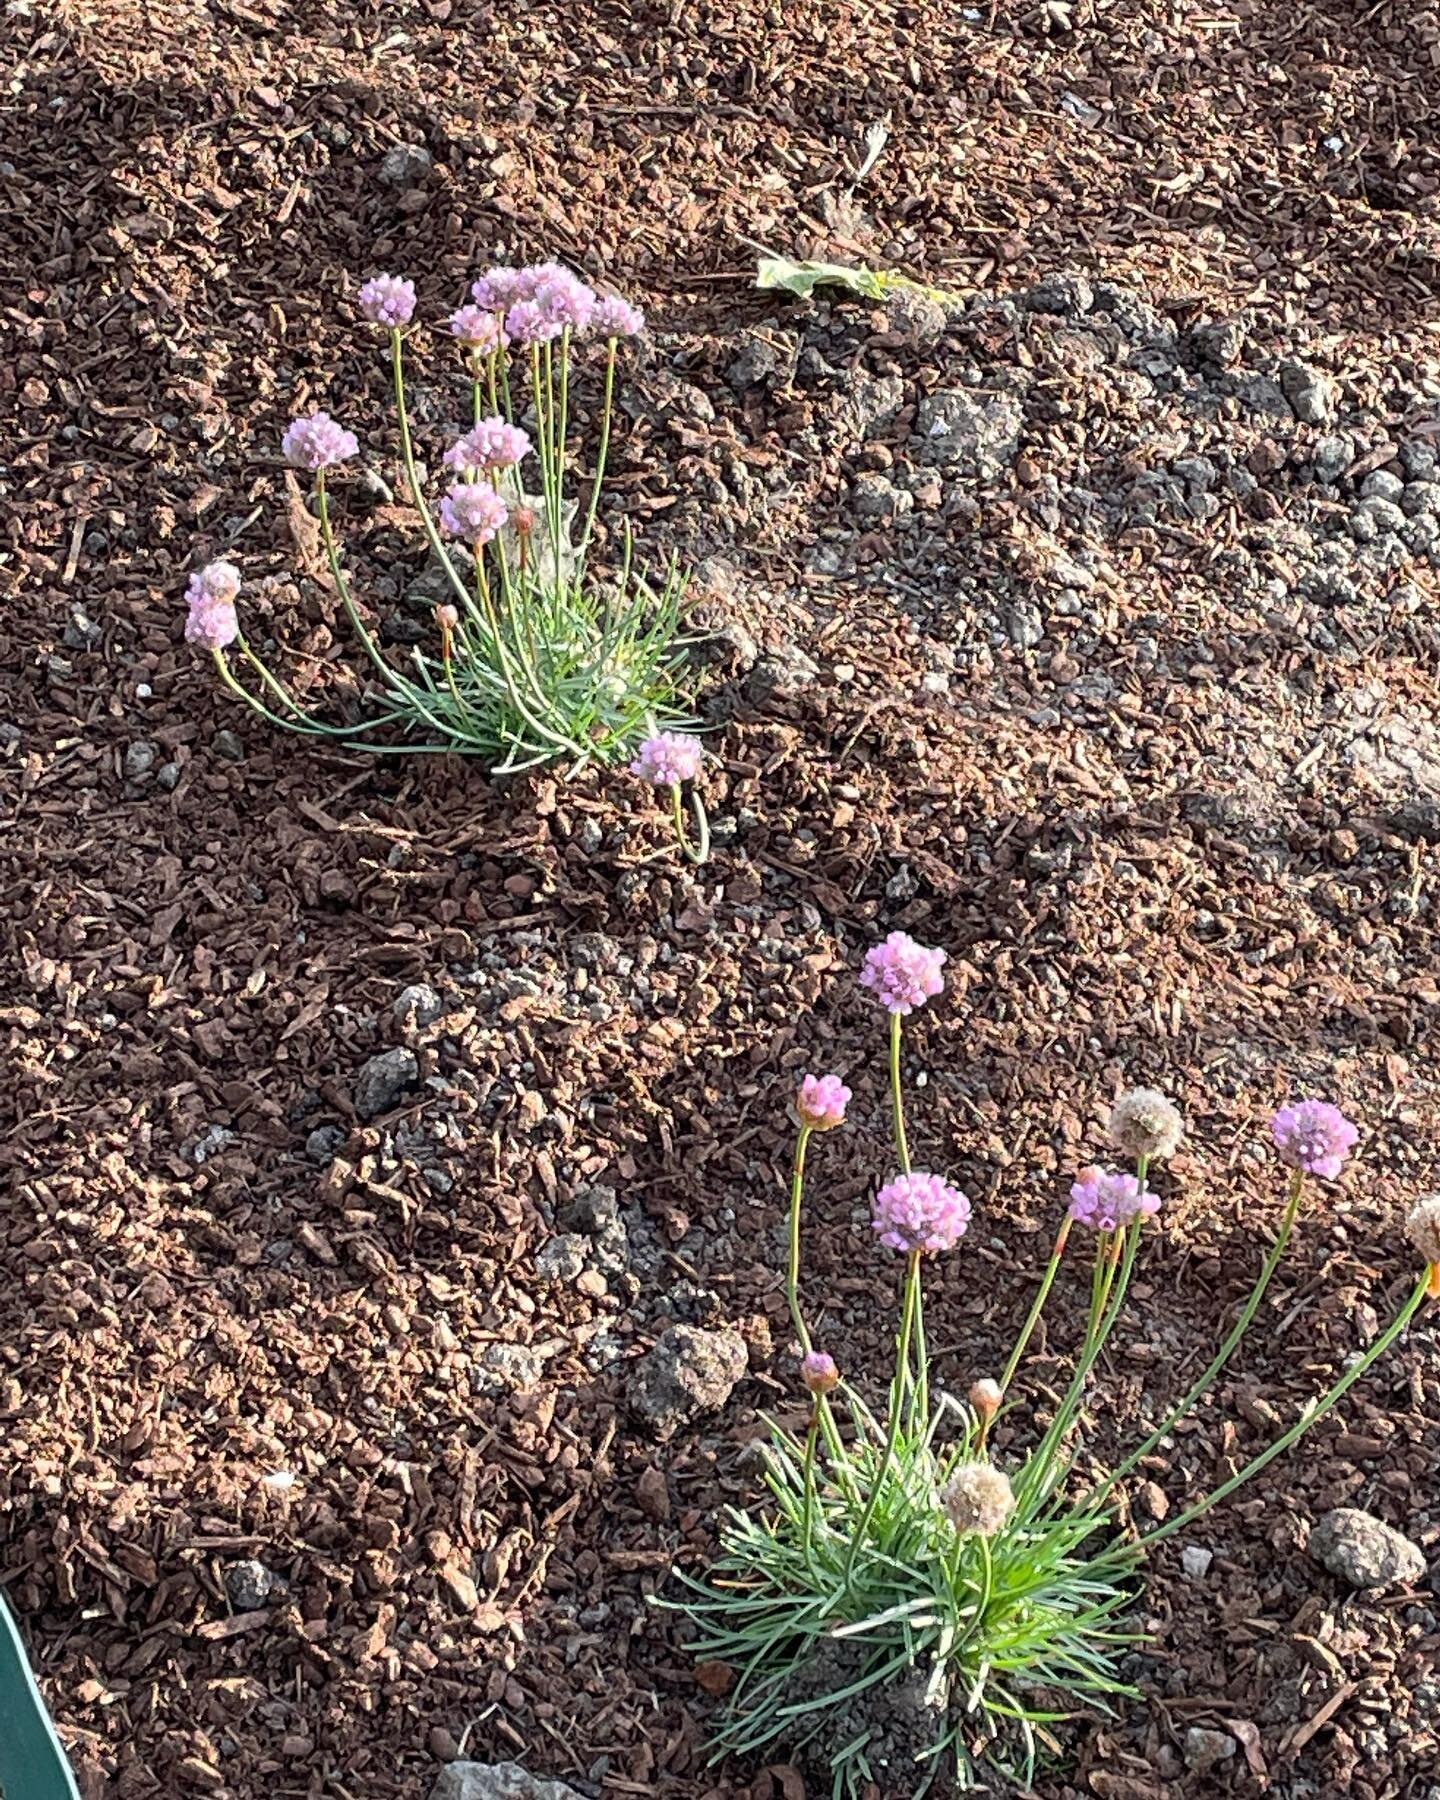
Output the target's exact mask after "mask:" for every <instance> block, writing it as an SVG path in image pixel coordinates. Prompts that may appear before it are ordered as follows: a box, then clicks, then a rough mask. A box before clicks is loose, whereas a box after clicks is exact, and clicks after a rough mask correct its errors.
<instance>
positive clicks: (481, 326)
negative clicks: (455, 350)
mask: <svg viewBox="0 0 1440 1800" xmlns="http://www.w3.org/2000/svg"><path fill="white" fill-rule="evenodd" d="M450 330H451V332H452V333H453V335H454V336H455V337H457V338H459V340H460V342H461V343H462V344H464V345H465V347H466V349H468V350H481V351H485V352H487V353H488V352H489V351H491V350H499V349H501V348H503V346H504V345H506V344H507V343H509V341H510V340H509V339H508V338H507V337H506V335H505V331H504V328H503V326H502V325H501V323H500V321H499V319H498V318H497V317H496V316H495V314H494V313H493V312H486V310H485V308H484V307H483V306H460V307H457V308H456V309H455V311H454V312H453V313H451V315H450Z"/></svg>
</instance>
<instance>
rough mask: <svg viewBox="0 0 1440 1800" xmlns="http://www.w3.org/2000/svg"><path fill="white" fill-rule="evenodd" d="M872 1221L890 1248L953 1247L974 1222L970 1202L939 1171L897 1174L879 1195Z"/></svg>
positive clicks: (942, 1248)
mask: <svg viewBox="0 0 1440 1800" xmlns="http://www.w3.org/2000/svg"><path fill="white" fill-rule="evenodd" d="M870 1211H871V1223H872V1224H873V1225H874V1227H875V1229H876V1231H877V1232H878V1233H879V1234H880V1242H881V1243H882V1244H884V1245H885V1247H886V1248H887V1249H889V1250H903V1251H905V1252H906V1253H907V1255H908V1254H909V1253H910V1252H911V1251H914V1250H951V1249H953V1248H954V1246H955V1245H956V1244H957V1243H959V1241H960V1239H961V1238H962V1237H964V1235H965V1227H966V1226H967V1225H968V1224H969V1223H970V1202H969V1201H968V1200H967V1199H966V1198H965V1196H964V1194H962V1193H961V1192H960V1190H959V1189H958V1188H955V1187H952V1186H951V1185H950V1183H949V1182H948V1181H946V1180H944V1179H943V1178H942V1177H941V1176H939V1175H922V1174H920V1173H918V1172H917V1173H916V1174H913V1175H897V1176H896V1177H895V1179H894V1180H893V1181H887V1182H886V1184H885V1186H884V1187H882V1188H881V1190H880V1192H879V1193H878V1194H877V1195H876V1196H875V1199H874V1201H873V1203H872V1205H871V1209H870Z"/></svg>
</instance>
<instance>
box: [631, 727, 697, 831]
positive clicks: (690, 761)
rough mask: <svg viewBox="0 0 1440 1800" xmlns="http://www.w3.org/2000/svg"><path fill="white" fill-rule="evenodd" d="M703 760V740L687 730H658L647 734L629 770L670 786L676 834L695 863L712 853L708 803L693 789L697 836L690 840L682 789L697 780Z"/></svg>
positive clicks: (692, 798)
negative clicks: (686, 827) (707, 812)
mask: <svg viewBox="0 0 1440 1800" xmlns="http://www.w3.org/2000/svg"><path fill="white" fill-rule="evenodd" d="M703 760H704V757H703V752H702V750H701V747H700V740H699V738H697V737H691V736H690V735H689V733H688V732H684V731H656V732H653V733H652V734H651V735H650V736H649V737H647V738H646V739H645V741H644V743H642V744H641V746H640V748H639V750H638V751H637V752H636V756H635V760H634V762H632V763H631V765H630V773H631V774H632V775H638V776H639V777H640V779H641V780H642V781H648V782H649V783H650V784H651V786H652V787H657V788H668V789H669V792H670V806H671V817H672V818H673V820H674V822H675V837H676V840H677V841H678V843H679V845H680V848H681V850H682V851H684V853H685V855H686V856H687V857H688V858H689V859H690V861H691V862H694V863H703V862H704V860H705V858H706V857H707V856H708V855H709V854H710V822H709V818H708V816H707V814H706V811H705V803H704V802H703V801H702V800H701V798H700V796H699V794H698V793H696V792H695V791H694V789H693V788H692V789H691V793H690V805H691V808H692V810H693V812H694V815H695V829H696V838H695V841H694V843H692V842H691V841H690V834H689V832H688V831H687V830H686V829H685V805H684V801H683V799H682V793H683V790H684V787H685V784H686V782H693V781H695V780H696V779H697V778H698V776H699V774H700V768H701V764H702V762H703Z"/></svg>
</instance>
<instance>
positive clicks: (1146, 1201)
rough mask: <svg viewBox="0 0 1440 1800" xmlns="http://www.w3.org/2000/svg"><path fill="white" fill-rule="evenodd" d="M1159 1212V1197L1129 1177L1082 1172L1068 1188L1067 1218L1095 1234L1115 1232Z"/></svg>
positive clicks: (1106, 1173) (1103, 1170)
mask: <svg viewBox="0 0 1440 1800" xmlns="http://www.w3.org/2000/svg"><path fill="white" fill-rule="evenodd" d="M1159 1210H1160V1196H1159V1195H1158V1194H1152V1193H1151V1192H1150V1191H1149V1190H1148V1189H1147V1188H1142V1187H1141V1185H1140V1183H1139V1182H1138V1181H1137V1180H1136V1179H1135V1177H1134V1176H1133V1175H1116V1174H1113V1173H1111V1172H1110V1171H1109V1170H1107V1169H1082V1170H1081V1171H1080V1174H1079V1176H1078V1177H1077V1178H1076V1180H1075V1182H1074V1184H1073V1186H1072V1187H1071V1189H1070V1217H1071V1218H1072V1219H1077V1220H1078V1221H1079V1222H1080V1224H1082V1225H1093V1226H1094V1228H1095V1229H1096V1231H1119V1230H1121V1229H1122V1228H1123V1227H1124V1226H1126V1225H1130V1224H1133V1223H1134V1221H1135V1220H1136V1219H1150V1218H1153V1217H1154V1216H1155V1214H1156V1213H1157V1212H1159Z"/></svg>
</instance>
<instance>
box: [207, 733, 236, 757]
mask: <svg viewBox="0 0 1440 1800" xmlns="http://www.w3.org/2000/svg"><path fill="white" fill-rule="evenodd" d="M210 747H211V749H212V750H213V751H214V752H215V754H216V755H217V756H222V757H224V759H225V761H226V762H237V763H238V762H244V760H245V746H244V745H243V744H242V743H241V742H240V740H239V738H238V737H236V735H235V733H234V732H233V731H217V732H216V733H215V735H214V737H213V738H211V740H210Z"/></svg>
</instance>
